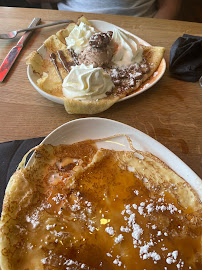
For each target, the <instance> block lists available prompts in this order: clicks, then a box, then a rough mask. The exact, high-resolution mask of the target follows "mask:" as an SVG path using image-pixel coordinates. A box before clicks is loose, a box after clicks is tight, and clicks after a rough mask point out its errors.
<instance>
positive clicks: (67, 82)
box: [62, 64, 114, 100]
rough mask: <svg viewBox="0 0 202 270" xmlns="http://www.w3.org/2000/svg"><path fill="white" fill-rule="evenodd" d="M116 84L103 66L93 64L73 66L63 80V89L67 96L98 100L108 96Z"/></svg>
mask: <svg viewBox="0 0 202 270" xmlns="http://www.w3.org/2000/svg"><path fill="white" fill-rule="evenodd" d="M113 87H114V84H113V82H112V80H111V77H110V76H109V75H108V74H107V73H106V72H104V70H103V68H101V67H97V68H93V65H90V66H85V65H84V64H81V65H80V66H72V68H71V70H70V73H69V74H68V75H67V76H66V78H65V79H64V81H63V85H62V91H63V95H64V96H65V97H67V98H75V99H86V100H96V99H102V98H104V97H106V96H107V94H106V93H107V92H111V90H112V88H113Z"/></svg>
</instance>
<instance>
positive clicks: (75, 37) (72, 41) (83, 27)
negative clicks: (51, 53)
mask: <svg viewBox="0 0 202 270" xmlns="http://www.w3.org/2000/svg"><path fill="white" fill-rule="evenodd" d="M93 34H95V29H94V27H91V26H89V25H87V24H85V23H83V22H81V23H80V24H79V25H75V27H74V29H73V30H72V31H71V32H70V33H69V36H68V37H66V38H65V41H66V44H67V49H73V50H74V52H75V53H76V54H79V53H80V52H82V51H83V50H84V49H85V48H86V47H87V46H88V44H89V39H90V37H91V36H92V35H93Z"/></svg>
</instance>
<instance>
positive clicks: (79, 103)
mask: <svg viewBox="0 0 202 270" xmlns="http://www.w3.org/2000/svg"><path fill="white" fill-rule="evenodd" d="M81 22H83V23H85V24H87V25H89V26H92V25H91V24H90V22H89V21H88V20H87V19H86V18H85V17H84V16H81V17H80V18H79V19H78V21H77V25H79V24H80V23H81ZM75 25H76V24H75V23H70V24H69V25H68V26H67V27H66V28H65V29H61V30H60V31H58V32H57V33H56V35H52V36H51V37H49V38H48V39H47V40H46V41H45V42H44V45H45V47H46V48H47V50H48V53H49V54H50V53H51V52H54V53H55V54H56V61H57V62H60V60H59V58H58V56H57V50H61V51H63V53H64V55H65V57H66V59H67V61H72V57H71V55H70V53H69V51H68V50H67V47H66V44H65V37H67V36H68V35H69V33H70V32H71V31H72V29H73V28H74V27H75ZM96 31H98V30H96ZM142 47H143V55H144V58H145V59H146V61H147V63H148V64H149V66H150V71H149V73H147V74H144V75H143V77H142V79H141V80H139V81H137V82H136V85H135V86H134V87H130V88H128V89H126V90H125V91H124V92H122V93H121V94H119V95H117V96H118V98H117V96H116V97H114V95H111V96H108V97H106V98H104V99H103V100H98V101H96V102H95V101H88V100H85V101H84V100H78V99H71V98H65V97H63V93H62V81H61V79H60V78H59V76H58V74H57V71H56V69H55V67H54V65H53V63H52V62H51V61H49V60H47V59H46V60H43V58H42V57H41V56H40V54H39V53H37V52H32V53H31V54H30V55H29V57H28V59H27V64H30V65H31V66H32V69H33V70H34V71H35V72H36V73H38V74H40V78H39V79H38V81H37V85H38V86H39V88H41V89H42V90H44V91H45V92H47V93H49V94H51V95H54V96H57V97H60V98H63V99H64V104H65V109H66V111H67V112H68V113H70V114H96V113H100V112H102V111H105V110H106V109H108V108H109V107H111V106H112V105H113V104H114V103H116V102H117V101H118V100H119V99H122V98H124V97H125V96H127V95H130V94H132V93H134V92H135V91H136V90H137V89H138V88H139V87H140V86H141V85H142V84H143V83H144V82H145V81H146V80H148V79H149V78H150V77H151V76H152V74H153V73H154V72H155V71H156V70H157V68H158V67H159V65H160V63H161V60H162V58H163V54H164V51H165V48H163V47H152V46H148V47H146V46H142ZM59 70H60V73H61V76H62V78H63V79H64V78H65V77H66V76H67V74H68V73H67V71H66V70H65V69H64V68H63V66H62V65H60V66H59ZM113 92H114V93H116V87H115V89H114V91H113Z"/></svg>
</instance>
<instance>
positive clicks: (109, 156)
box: [0, 141, 202, 270]
mask: <svg viewBox="0 0 202 270" xmlns="http://www.w3.org/2000/svg"><path fill="white" fill-rule="evenodd" d="M201 217H202V206H201V202H200V199H199V196H198V194H197V192H196V191H195V190H193V189H192V187H191V186H190V185H189V184H188V183H187V182H186V181H185V180H184V179H182V178H181V177H180V176H178V175H177V174H176V173H175V172H173V171H172V170H171V169H170V168H169V167H168V166H167V165H166V164H164V163H163V162H162V161H161V160H159V159H158V158H157V157H155V156H153V155H152V154H150V153H147V152H141V151H135V152H134V151H126V152H125V151H114V150H108V149H99V150H98V149H97V147H96V146H95V145H94V142H93V141H87V142H80V143H77V144H73V145H59V146H52V145H41V146H39V147H37V149H36V153H35V158H34V163H33V165H32V166H30V167H27V168H21V169H19V170H17V171H16V172H15V173H14V175H13V176H12V177H11V179H10V181H9V184H8V186H7V189H6V193H5V198H4V204H3V211H2V215H1V223H0V226H1V231H0V267H1V269H2V270H14V269H16V270H32V269H37V270H38V269H55V270H56V269H92V270H93V269H128V270H134V269H136V270H139V269H141V270H142V269H154V270H155V269H165V268H164V267H167V269H169V270H172V269H201V267H202V264H201V255H202V254H201V249H200V243H201ZM189 267H191V268H189Z"/></svg>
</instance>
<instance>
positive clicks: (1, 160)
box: [0, 137, 43, 213]
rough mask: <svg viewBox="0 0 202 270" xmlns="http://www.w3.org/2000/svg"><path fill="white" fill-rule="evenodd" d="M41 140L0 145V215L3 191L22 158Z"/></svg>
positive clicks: (34, 139)
mask: <svg viewBox="0 0 202 270" xmlns="http://www.w3.org/2000/svg"><path fill="white" fill-rule="evenodd" d="M42 140H43V138H42V137H40V138H32V139H27V140H18V141H10V142H5V143H0V176H1V178H0V213H1V210H2V203H3V198H4V193H5V189H6V186H7V183H8V181H9V179H10V177H11V175H12V174H13V173H14V172H15V170H16V169H17V167H18V164H19V163H20V161H21V160H22V158H23V156H24V155H25V154H26V153H27V152H28V151H29V150H30V149H31V148H33V147H34V146H36V145H38V144H39V143H40V142H41V141H42Z"/></svg>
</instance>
